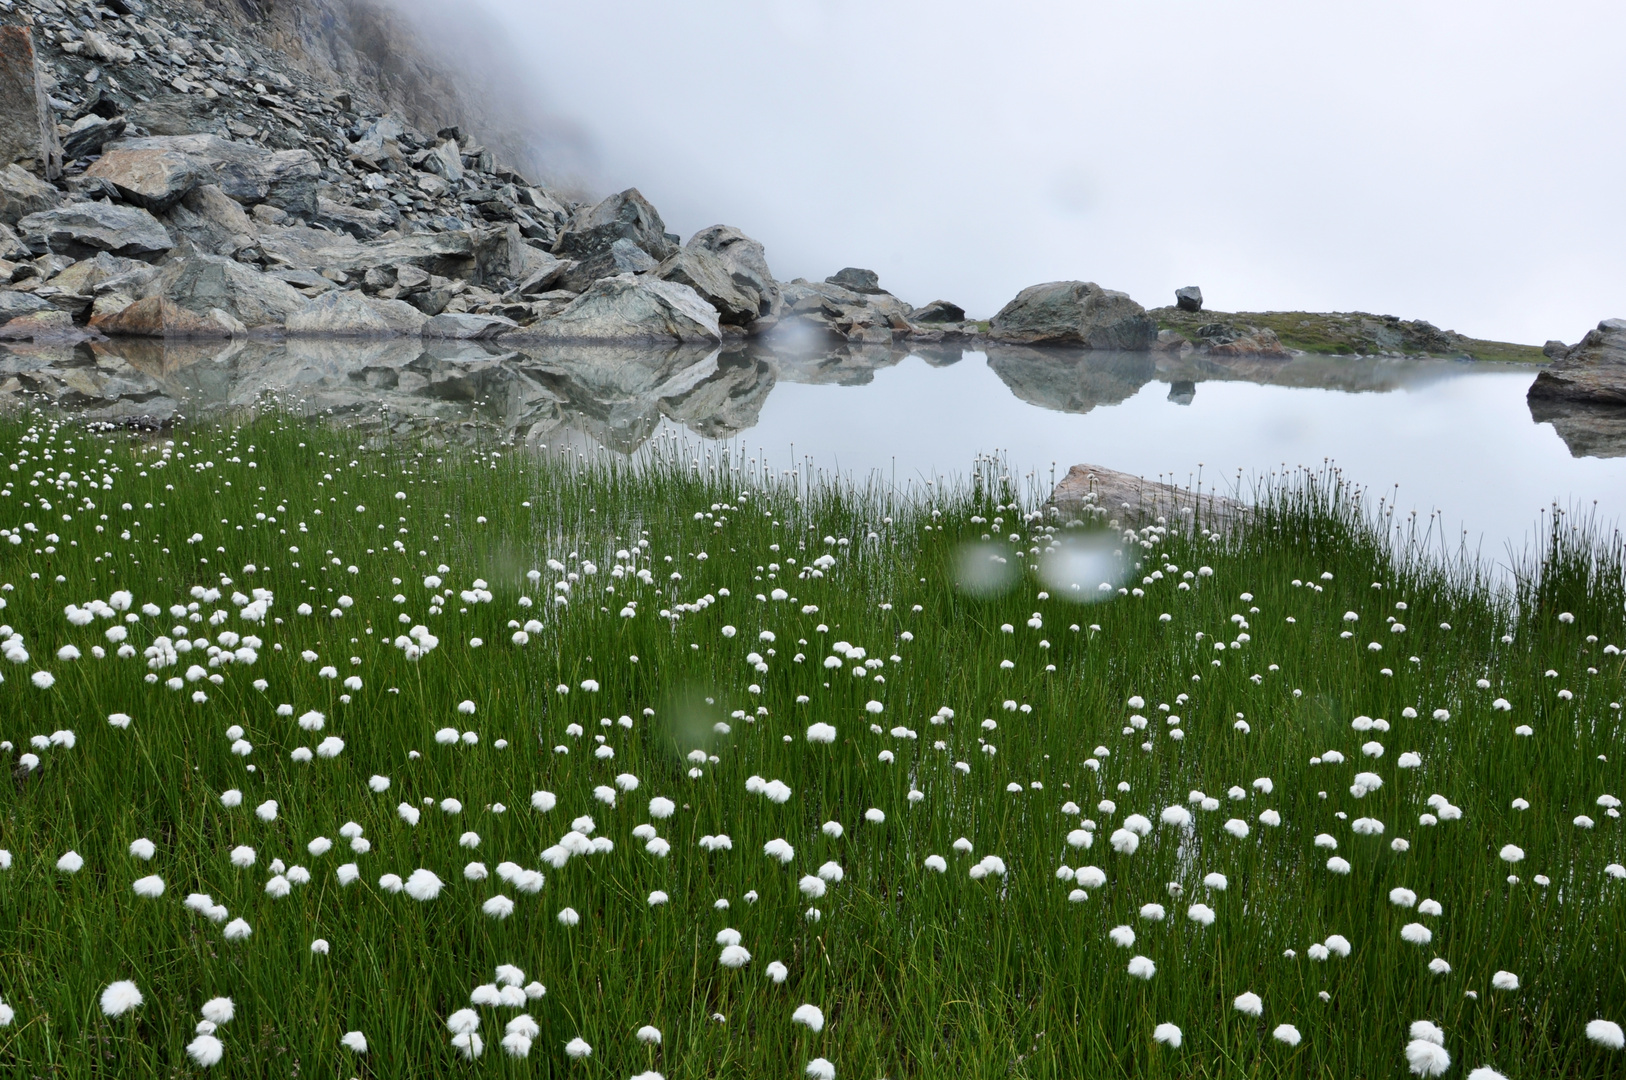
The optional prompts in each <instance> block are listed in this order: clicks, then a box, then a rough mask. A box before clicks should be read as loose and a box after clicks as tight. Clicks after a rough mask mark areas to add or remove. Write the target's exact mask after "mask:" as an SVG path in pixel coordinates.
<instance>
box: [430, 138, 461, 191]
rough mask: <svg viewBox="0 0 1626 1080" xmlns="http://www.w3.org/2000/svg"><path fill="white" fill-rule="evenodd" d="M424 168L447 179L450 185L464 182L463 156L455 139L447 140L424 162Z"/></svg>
mask: <svg viewBox="0 0 1626 1080" xmlns="http://www.w3.org/2000/svg"><path fill="white" fill-rule="evenodd" d="M424 167H425V168H427V169H428V170H429V171H430V172H432V173H434V174H436V175H437V176H441V177H443V178H445V180H446V182H447V183H449V184H457V183H460V182H462V180H463V154H462V152H461V151H460V150H458V148H457V142H456V140H454V139H447V140H446V141H445V142H443V143H441V144H440V145H439V146H437V147H436V148H435V149H434V150H431V151H430V152H429V157H428V158H426V159H425V160H424Z"/></svg>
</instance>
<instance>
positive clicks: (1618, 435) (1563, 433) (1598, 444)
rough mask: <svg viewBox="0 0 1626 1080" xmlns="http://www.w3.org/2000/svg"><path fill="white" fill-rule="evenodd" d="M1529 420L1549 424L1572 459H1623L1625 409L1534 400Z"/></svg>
mask: <svg viewBox="0 0 1626 1080" xmlns="http://www.w3.org/2000/svg"><path fill="white" fill-rule="evenodd" d="M1530 419H1532V420H1534V421H1535V422H1536V423H1538V424H1551V425H1553V430H1554V431H1557V432H1558V437H1559V438H1560V439H1563V440H1564V445H1565V446H1567V447H1569V449H1570V455H1571V456H1572V457H1578V458H1579V457H1594V458H1618V457H1626V408H1623V407H1621V406H1617V405H1593V404H1588V403H1586V402H1577V401H1554V400H1551V399H1543V398H1536V399H1533V400H1531V401H1530Z"/></svg>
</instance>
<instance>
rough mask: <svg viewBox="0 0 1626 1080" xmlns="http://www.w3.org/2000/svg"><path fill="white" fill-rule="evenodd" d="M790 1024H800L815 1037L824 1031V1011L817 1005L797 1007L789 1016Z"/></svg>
mask: <svg viewBox="0 0 1626 1080" xmlns="http://www.w3.org/2000/svg"><path fill="white" fill-rule="evenodd" d="M790 1022H791V1023H793V1024H801V1025H802V1026H804V1027H806V1028H807V1029H808V1030H810V1031H812V1032H813V1034H815V1035H817V1034H818V1033H819V1032H821V1031H823V1030H824V1010H823V1009H820V1008H819V1007H818V1006H817V1005H798V1006H797V1007H796V1011H795V1012H793V1013H791V1014H790Z"/></svg>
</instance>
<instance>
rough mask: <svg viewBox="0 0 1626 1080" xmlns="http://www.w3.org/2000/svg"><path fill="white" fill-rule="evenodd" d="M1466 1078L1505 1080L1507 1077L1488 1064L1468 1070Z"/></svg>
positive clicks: (1471, 1079) (1469, 1079) (1468, 1079)
mask: <svg viewBox="0 0 1626 1080" xmlns="http://www.w3.org/2000/svg"><path fill="white" fill-rule="evenodd" d="M1467 1080H1507V1077H1506V1076H1505V1075H1503V1074H1502V1073H1499V1072H1497V1071H1496V1070H1495V1069H1493V1068H1491V1067H1490V1066H1489V1065H1481V1066H1480V1067H1479V1068H1477V1069H1470V1070H1469V1072H1468V1076H1467Z"/></svg>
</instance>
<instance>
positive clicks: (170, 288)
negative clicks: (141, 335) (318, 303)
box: [109, 254, 306, 332]
mask: <svg viewBox="0 0 1626 1080" xmlns="http://www.w3.org/2000/svg"><path fill="white" fill-rule="evenodd" d="M154 297H161V298H162V299H164V300H166V301H168V302H170V303H172V304H174V305H175V306H176V307H179V308H181V309H183V310H186V311H190V312H192V313H193V314H194V315H198V316H200V317H205V316H209V317H212V316H213V314H214V313H216V312H223V313H224V314H226V315H227V316H229V317H230V319H232V320H235V321H236V323H238V324H239V325H240V327H242V328H243V329H247V330H250V331H253V330H276V329H281V328H282V327H283V325H284V323H286V322H287V320H288V317H289V316H290V315H292V314H293V313H294V312H296V311H298V310H300V309H301V308H303V307H304V306H305V303H306V299H305V297H304V296H302V295H300V293H299V292H298V291H297V290H296V289H295V288H294V287H293V286H292V285H289V284H288V283H287V282H286V281H281V280H279V279H277V278H274V277H272V276H271V275H269V274H262V273H260V272H259V271H258V270H255V269H254V268H253V267H251V266H246V265H244V264H243V263H240V262H238V261H236V260H235V259H227V258H223V257H221V256H219V255H203V254H195V255H190V256H187V257H186V258H182V259H176V260H175V261H173V262H171V263H170V264H169V265H167V266H165V267H164V268H163V270H162V272H161V273H160V274H159V275H158V276H157V277H155V278H154V279H153V280H152V281H150V282H148V284H147V286H146V288H145V289H143V290H142V294H141V299H147V298H154ZM217 321H219V320H217ZM109 332H110V331H109Z"/></svg>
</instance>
